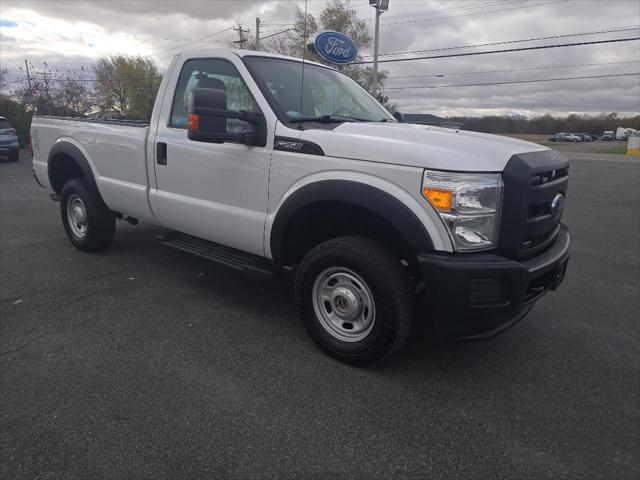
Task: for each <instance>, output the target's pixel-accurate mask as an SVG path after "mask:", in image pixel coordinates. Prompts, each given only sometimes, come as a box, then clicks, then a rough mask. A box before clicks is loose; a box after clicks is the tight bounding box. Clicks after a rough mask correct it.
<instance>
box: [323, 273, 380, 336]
mask: <svg viewBox="0 0 640 480" xmlns="http://www.w3.org/2000/svg"><path fill="white" fill-rule="evenodd" d="M312 297H313V308H314V310H315V313H316V316H317V318H318V320H319V321H320V324H321V325H322V327H323V328H324V329H325V330H326V331H327V332H328V333H329V334H330V335H331V336H333V337H335V338H337V339H338V340H342V341H344V342H358V341H360V340H362V339H364V338H366V337H367V335H369V333H371V330H372V329H373V325H374V323H375V317H376V312H375V303H374V301H373V295H372V293H371V289H370V288H369V286H368V285H367V284H366V282H365V281H364V280H363V279H362V277H360V276H359V275H358V274H357V273H355V272H353V271H351V270H349V269H347V268H343V267H331V268H328V269H326V270H324V271H323V272H322V273H320V275H318V277H317V278H316V281H315V282H314V284H313V292H312Z"/></svg>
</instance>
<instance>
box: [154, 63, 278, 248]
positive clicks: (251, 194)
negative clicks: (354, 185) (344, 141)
mask: <svg viewBox="0 0 640 480" xmlns="http://www.w3.org/2000/svg"><path fill="white" fill-rule="evenodd" d="M175 84H176V88H175V92H174V96H173V98H172V99H169V98H167V99H166V100H165V101H164V102H163V105H164V106H166V107H168V109H169V108H170V110H171V111H170V113H169V114H168V115H164V116H163V118H162V119H161V120H160V122H159V124H158V129H157V133H156V138H155V151H154V154H155V164H154V165H155V174H156V186H157V190H156V191H155V204H156V207H157V211H158V215H157V217H158V220H159V221H160V223H161V224H162V225H163V226H165V227H168V228H171V229H173V230H177V231H180V232H183V233H187V234H190V235H194V236H197V237H200V238H204V239H206V240H210V241H213V242H216V243H220V244H222V245H227V246H231V247H234V248H238V249H241V250H244V251H246V252H250V253H254V254H257V255H263V254H264V250H263V233H264V223H265V218H266V215H267V191H268V190H267V189H268V171H269V170H268V167H269V165H268V162H269V154H270V150H269V149H270V147H248V146H246V145H243V144H240V143H236V142H225V143H222V144H216V143H203V142H196V141H192V140H189V139H188V138H187V129H186V126H187V115H188V102H189V92H190V91H191V90H192V89H193V88H194V87H196V86H197V87H199V88H216V89H223V90H225V91H226V93H227V108H228V109H229V110H236V111H239V110H247V111H259V106H258V104H257V102H256V100H255V99H254V97H253V95H252V94H251V91H250V90H249V88H248V87H247V85H246V84H245V82H244V81H243V79H242V76H241V75H240V73H239V72H238V70H237V68H236V66H235V65H234V64H233V62H232V61H231V60H229V59H224V58H195V59H190V60H187V61H186V62H184V64H183V66H182V69H181V70H180V73H179V76H178V78H177V82H176V83H175ZM170 94H171V92H168V93H167V95H170ZM245 127H246V124H245V123H244V122H242V121H240V120H235V119H228V120H227V131H229V132H233V131H234V130H237V131H238V132H239V131H242V130H244V129H245ZM270 135H271V136H272V135H273V133H272V132H270ZM268 144H271V142H268Z"/></svg>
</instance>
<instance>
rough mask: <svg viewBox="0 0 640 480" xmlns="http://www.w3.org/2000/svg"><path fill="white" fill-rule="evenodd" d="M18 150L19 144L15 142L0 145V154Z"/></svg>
mask: <svg viewBox="0 0 640 480" xmlns="http://www.w3.org/2000/svg"><path fill="white" fill-rule="evenodd" d="M18 150H20V144H19V143H17V142H16V143H5V144H0V154H4V153H12V152H17V151H18Z"/></svg>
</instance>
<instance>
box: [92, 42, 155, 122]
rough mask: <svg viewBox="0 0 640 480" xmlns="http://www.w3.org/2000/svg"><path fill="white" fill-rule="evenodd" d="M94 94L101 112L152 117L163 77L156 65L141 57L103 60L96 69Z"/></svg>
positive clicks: (127, 116) (116, 57)
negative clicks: (113, 111)
mask: <svg viewBox="0 0 640 480" xmlns="http://www.w3.org/2000/svg"><path fill="white" fill-rule="evenodd" d="M93 70H94V72H95V74H96V78H97V81H96V87H95V95H96V101H97V105H98V107H99V108H100V110H101V111H103V112H105V111H109V110H115V111H117V112H119V113H120V114H121V115H122V116H123V117H126V118H131V119H144V120H149V119H150V118H151V112H152V110H153V104H154V102H155V98H156V93H157V92H158V88H159V87H160V81H161V80H162V75H161V74H160V71H159V69H158V66H157V65H156V63H155V62H154V61H153V60H152V59H151V58H149V57H144V56H141V55H136V56H128V55H117V56H113V57H108V58H102V59H100V60H99V61H98V62H97V63H96V65H95V66H94V67H93Z"/></svg>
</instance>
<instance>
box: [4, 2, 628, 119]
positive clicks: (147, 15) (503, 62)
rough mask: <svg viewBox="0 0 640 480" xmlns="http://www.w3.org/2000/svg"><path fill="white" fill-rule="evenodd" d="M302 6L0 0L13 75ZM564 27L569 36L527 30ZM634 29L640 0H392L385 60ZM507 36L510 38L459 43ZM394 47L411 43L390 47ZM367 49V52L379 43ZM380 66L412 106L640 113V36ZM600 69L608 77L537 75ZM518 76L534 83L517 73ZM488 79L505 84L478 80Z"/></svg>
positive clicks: (77, 65) (170, 42)
mask: <svg viewBox="0 0 640 480" xmlns="http://www.w3.org/2000/svg"><path fill="white" fill-rule="evenodd" d="M325 4H326V0H309V1H308V2H307V9H308V11H309V13H312V14H314V15H316V18H317V16H318V14H319V13H320V12H321V11H322V9H323V7H324V6H325ZM351 6H352V7H353V8H355V10H356V11H357V13H358V16H359V17H360V18H362V19H363V20H365V21H366V22H367V24H368V25H369V27H370V33H371V34H372V35H373V26H374V18H375V10H374V9H373V8H372V7H370V6H369V5H368V1H365V0H351ZM298 7H300V8H302V9H304V8H305V2H304V1H303V0H301V1H293V0H291V1H268V0H264V1H256V0H198V1H196V0H181V1H176V0H130V1H117V0H111V1H110V0H93V1H81V0H70V1H69V0H68V1H65V0H40V1H32V0H20V1H14V0H0V67H1V68H2V69H5V68H6V69H9V73H8V79H9V80H10V81H11V80H13V81H15V80H16V79H18V78H21V77H23V76H24V60H25V59H27V60H28V61H29V62H30V63H31V64H33V65H34V67H35V68H36V71H38V69H42V68H43V66H44V62H46V63H47V65H48V67H49V68H52V69H53V70H55V69H58V70H60V71H61V70H63V69H68V70H71V72H72V73H80V74H82V70H84V71H85V72H89V75H90V74H91V65H92V63H93V62H95V61H96V60H97V59H99V58H100V57H104V56H108V55H114V54H120V53H123V54H143V55H149V56H151V57H152V58H153V59H154V60H156V62H157V63H158V64H159V65H160V67H161V68H164V67H166V66H167V65H168V63H169V61H170V60H171V57H172V56H173V55H174V54H176V53H178V52H180V51H181V50H183V49H206V48H211V47H215V46H220V45H227V44H228V43H229V42H230V41H233V40H234V39H237V33H235V32H234V31H233V30H230V28H231V27H232V26H234V25H237V24H238V23H240V24H242V26H243V28H248V29H249V30H250V32H251V33H254V29H255V18H256V17H260V18H261V32H262V36H265V35H268V34H271V33H276V32H278V31H280V30H283V29H286V28H288V27H290V26H291V23H292V21H293V15H294V14H295V11H296V8H298ZM609 30H618V31H609ZM603 31H609V32H603ZM593 32H599V33H593ZM585 33H587V34H585ZM573 34H581V35H573ZM207 35H208V36H209V37H208V38H206V39H204V40H203V41H194V40H197V39H201V38H202V37H205V36H207ZM558 36H563V37H562V38H547V39H543V40H535V41H526V42H522V41H520V40H528V39H533V38H541V37H558ZM630 37H640V1H635V0H389V10H388V11H387V12H385V13H384V14H383V15H382V16H381V27H380V54H381V56H380V60H381V61H383V60H388V59H398V58H404V59H406V58H411V57H416V56H433V55H443V54H450V53H467V52H477V51H484V50H492V49H506V48H518V47H531V46H539V45H552V44H559V43H575V42H586V41H598V40H607V39H617V38H630ZM514 41H516V42H515V43H513V42H514ZM498 42H512V43H502V44H498V45H488V46H485V47H481V48H463V49H460V48H455V49H452V47H461V46H468V45H478V44H487V43H498ZM424 50H431V51H429V52H424ZM396 52H413V53H408V54H402V55H384V54H389V53H396ZM361 53H362V55H364V58H365V60H369V59H371V57H370V55H371V53H372V48H371V47H370V48H365V49H363V50H362V51H361ZM21 68H22V70H21ZM380 69H381V70H387V72H388V75H389V78H388V79H387V81H386V83H385V92H386V93H387V94H388V95H389V97H390V98H391V100H392V101H394V102H395V103H397V104H398V106H399V110H400V111H401V112H404V113H432V114H436V115H441V116H453V115H466V116H482V115H516V114H521V115H527V116H536V115H542V114H545V113H551V114H554V115H566V114H569V113H579V114H583V113H587V114H597V113H600V112H618V113H619V114H620V115H623V116H629V115H637V114H639V113H640V76H639V75H627V74H634V73H638V72H640V41H637V40H636V41H626V42H618V43H606V44H599V45H583V46H573V47H565V48H553V49H539V50H529V51H521V52H510V53H499V54H490V55H476V56H462V57H453V58H440V59H425V60H412V61H401V62H387V63H384V62H383V63H380ZM85 75H87V74H86V73H85ZM610 75H618V76H616V77H612V76H610ZM594 76H595V77H599V78H587V79H584V78H582V79H575V80H562V81H561V80H554V81H547V82H532V80H540V79H557V78H570V77H594ZM521 81H527V83H509V82H521ZM487 83H489V84H491V83H500V84H499V85H478V84H487ZM424 87H428V88H424Z"/></svg>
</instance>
